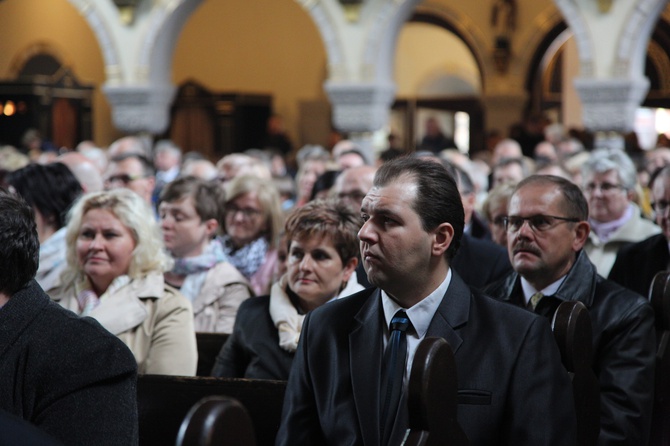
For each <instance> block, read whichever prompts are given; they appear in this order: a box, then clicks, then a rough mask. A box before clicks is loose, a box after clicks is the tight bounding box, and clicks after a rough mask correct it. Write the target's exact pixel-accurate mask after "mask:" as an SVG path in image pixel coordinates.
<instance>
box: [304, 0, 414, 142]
mask: <svg viewBox="0 0 670 446" xmlns="http://www.w3.org/2000/svg"><path fill="white" fill-rule="evenodd" d="M296 1H297V2H298V3H300V4H301V6H302V7H303V9H305V10H306V11H307V12H308V13H309V14H310V16H311V17H312V20H313V21H314V23H315V24H316V26H317V28H318V29H319V32H320V33H321V37H322V39H323V42H324V46H325V48H326V53H327V57H328V79H327V80H326V81H325V82H324V90H325V91H326V94H327V95H328V98H329V99H330V103H331V105H332V110H333V113H332V116H333V118H332V121H333V122H332V123H333V125H334V127H335V128H337V129H338V130H340V131H343V132H346V133H349V134H350V135H353V137H354V138H357V139H358V142H359V144H360V145H361V146H362V147H367V146H369V147H370V149H371V147H372V144H371V138H372V132H374V131H377V130H379V129H381V128H383V127H384V126H385V125H386V124H387V123H388V120H389V113H390V108H391V105H392V104H393V101H394V99H395V90H396V87H395V82H394V81H393V76H394V64H393V63H394V58H395V48H396V41H397V36H398V33H399V32H400V29H401V28H402V26H403V25H404V23H405V22H406V21H407V19H408V18H409V17H410V15H411V13H412V11H413V9H414V7H415V6H416V5H417V4H418V3H419V2H420V0H394V1H389V0H368V1H365V2H363V3H361V4H360V5H359V7H358V9H357V10H356V11H355V12H354V13H352V12H351V10H349V11H347V10H346V9H345V7H344V6H343V4H342V3H340V2H339V1H338V0H296Z"/></svg>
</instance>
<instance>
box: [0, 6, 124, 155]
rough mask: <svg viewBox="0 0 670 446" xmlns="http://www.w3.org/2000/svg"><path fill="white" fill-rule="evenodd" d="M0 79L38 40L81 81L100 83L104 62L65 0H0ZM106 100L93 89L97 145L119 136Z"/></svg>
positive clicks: (87, 30)
mask: <svg viewBox="0 0 670 446" xmlns="http://www.w3.org/2000/svg"><path fill="white" fill-rule="evenodd" d="M0 32H1V33H2V37H0V79H3V80H7V79H10V78H11V77H13V75H14V72H13V71H12V69H16V68H17V67H16V66H13V65H15V64H16V62H17V60H19V59H20V58H21V54H22V53H24V52H25V51H26V50H28V49H29V48H30V47H32V46H34V45H37V44H46V45H48V46H49V47H51V48H52V49H53V50H54V52H55V55H56V56H57V57H58V58H59V59H60V61H61V62H62V63H63V64H64V65H66V66H69V67H70V68H71V69H72V71H73V72H74V74H75V76H77V78H78V79H79V81H80V82H82V83H88V84H93V85H95V86H96V87H99V86H101V85H102V84H103V83H104V81H105V72H104V63H103V60H102V55H101V54H100V50H99V47H98V42H97V40H96V38H95V35H94V34H93V32H92V31H91V29H90V27H89V26H88V23H86V21H85V20H84V19H83V18H82V17H81V16H80V15H79V13H78V12H77V10H76V9H75V8H74V7H73V6H72V5H71V4H70V3H69V2H68V1H67V0H5V1H3V2H0ZM110 122H111V112H110V108H109V105H108V104H107V100H106V98H105V97H104V95H103V94H102V92H101V91H100V90H96V92H95V95H94V100H93V136H94V139H95V142H96V143H97V144H99V145H106V144H109V142H110V141H112V140H113V139H115V138H116V137H118V136H119V132H118V131H116V130H115V129H114V128H112V126H111V124H110Z"/></svg>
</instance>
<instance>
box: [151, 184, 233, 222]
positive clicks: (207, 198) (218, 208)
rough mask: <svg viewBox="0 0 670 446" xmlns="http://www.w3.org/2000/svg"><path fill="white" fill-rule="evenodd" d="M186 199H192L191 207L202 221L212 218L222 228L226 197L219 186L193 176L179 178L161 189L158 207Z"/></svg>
mask: <svg viewBox="0 0 670 446" xmlns="http://www.w3.org/2000/svg"><path fill="white" fill-rule="evenodd" d="M186 197H192V198H193V207H194V208H195V211H196V212H197V214H198V217H200V219H201V220H202V221H205V220H209V219H211V218H213V219H216V221H217V222H218V223H219V225H220V226H223V224H224V219H225V212H224V207H225V203H226V195H225V192H224V191H223V188H222V187H221V186H220V185H218V184H216V183H213V182H211V181H206V180H203V179H200V178H196V177H193V176H185V177H179V178H177V179H176V180H174V181H172V182H171V183H168V184H167V185H166V186H165V187H164V188H163V190H162V191H161V194H160V197H159V199H158V205H159V206H160V204H161V203H163V202H166V203H172V202H175V201H179V200H181V199H183V198H186Z"/></svg>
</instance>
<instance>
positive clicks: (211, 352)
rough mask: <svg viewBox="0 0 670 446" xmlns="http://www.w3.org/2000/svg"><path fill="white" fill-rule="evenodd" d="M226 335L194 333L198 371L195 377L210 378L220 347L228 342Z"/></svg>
mask: <svg viewBox="0 0 670 446" xmlns="http://www.w3.org/2000/svg"><path fill="white" fill-rule="evenodd" d="M228 336H230V335H229V334H228V333H196V334H195V340H196V343H197V345H198V369H197V371H196V373H195V374H196V376H212V375H211V373H212V368H213V367H214V363H215V362H216V357H217V355H218V354H219V352H220V351H221V347H223V344H225V343H226V340H228Z"/></svg>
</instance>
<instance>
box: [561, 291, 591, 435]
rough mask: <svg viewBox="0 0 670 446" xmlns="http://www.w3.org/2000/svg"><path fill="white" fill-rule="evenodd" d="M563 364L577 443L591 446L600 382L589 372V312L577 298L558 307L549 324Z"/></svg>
mask: <svg viewBox="0 0 670 446" xmlns="http://www.w3.org/2000/svg"><path fill="white" fill-rule="evenodd" d="M551 325H552V329H553V331H554V338H555V339H556V343H557V344H558V349H559V350H560V352H561V359H562V361H563V365H564V366H565V368H566V369H567V370H568V373H569V374H570V377H571V378H572V390H573V395H574V399H575V410H576V412H577V444H578V445H579V446H592V445H594V444H596V442H597V440H598V435H599V433H600V383H599V381H598V378H597V377H596V375H595V373H594V372H593V368H592V366H591V364H592V351H591V349H592V344H593V340H592V338H593V334H592V328H591V318H590V316H589V311H588V310H587V308H586V307H585V306H584V304H583V303H581V302H579V301H566V302H563V303H561V304H560V305H559V306H558V309H557V310H556V312H555V313H554V318H553V321H552V323H551Z"/></svg>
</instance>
